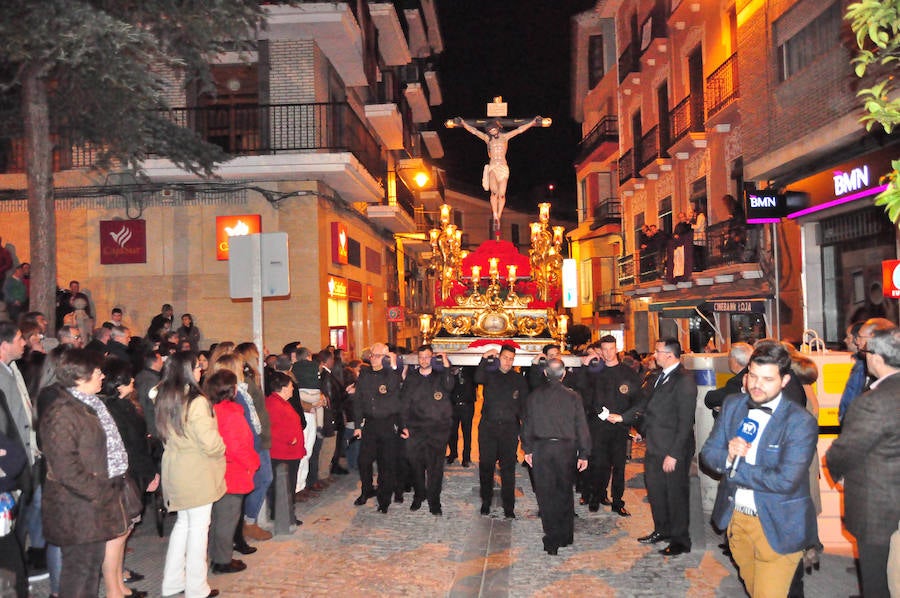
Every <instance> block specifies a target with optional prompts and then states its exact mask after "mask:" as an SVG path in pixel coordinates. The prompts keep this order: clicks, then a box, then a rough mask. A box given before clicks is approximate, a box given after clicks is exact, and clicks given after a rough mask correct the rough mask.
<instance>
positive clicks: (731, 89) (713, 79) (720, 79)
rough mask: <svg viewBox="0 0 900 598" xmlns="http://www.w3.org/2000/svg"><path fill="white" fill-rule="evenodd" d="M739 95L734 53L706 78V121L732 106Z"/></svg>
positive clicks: (736, 64)
mask: <svg viewBox="0 0 900 598" xmlns="http://www.w3.org/2000/svg"><path fill="white" fill-rule="evenodd" d="M739 97H740V88H739V86H738V61H737V53H734V54H732V55H731V56H729V57H728V58H727V59H726V60H725V62H723V63H722V64H721V65H719V67H718V68H717V69H716V70H714V71H713V72H712V73H711V74H710V75H709V77H707V78H706V97H705V99H706V118H707V121H711V120H714V119H715V117H716V115H718V114H719V113H720V112H722V111H724V109H725V108H728V107H730V106H732V105H733V104H734V103H735V100H737V99H738V98H739ZM708 124H709V123H708ZM712 124H717V123H712Z"/></svg>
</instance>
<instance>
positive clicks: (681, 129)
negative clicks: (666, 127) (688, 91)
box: [669, 96, 691, 144]
mask: <svg viewBox="0 0 900 598" xmlns="http://www.w3.org/2000/svg"><path fill="white" fill-rule="evenodd" d="M669 122H670V123H671V127H672V134H671V135H670V137H671V139H672V143H673V144H674V143H675V142H677V141H679V140H681V138H682V137H684V136H685V135H687V134H688V131H690V130H691V96H687V97H686V98H684V99H683V100H681V101H680V102H678V104H677V105H676V106H675V107H674V108H672V112H671V113H670V114H669Z"/></svg>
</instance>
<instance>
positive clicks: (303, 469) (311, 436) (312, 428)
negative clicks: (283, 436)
mask: <svg viewBox="0 0 900 598" xmlns="http://www.w3.org/2000/svg"><path fill="white" fill-rule="evenodd" d="M315 445H316V414H315V413H309V412H307V413H306V429H305V430H303V446H304V447H305V448H306V456H305V457H303V458H302V459H300V467H299V469H298V470H297V488H296V489H295V492H300V491H301V490H303V489H304V488H306V477H307V476H308V475H309V458H310V457H312V452H313V447H314V446H315ZM313 481H315V480H313Z"/></svg>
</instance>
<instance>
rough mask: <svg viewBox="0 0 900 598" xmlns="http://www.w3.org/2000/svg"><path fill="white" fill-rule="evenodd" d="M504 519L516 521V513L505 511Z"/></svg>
mask: <svg viewBox="0 0 900 598" xmlns="http://www.w3.org/2000/svg"><path fill="white" fill-rule="evenodd" d="M503 517H504V518H506V519H515V518H516V512H515V511H513V510H512V509H503Z"/></svg>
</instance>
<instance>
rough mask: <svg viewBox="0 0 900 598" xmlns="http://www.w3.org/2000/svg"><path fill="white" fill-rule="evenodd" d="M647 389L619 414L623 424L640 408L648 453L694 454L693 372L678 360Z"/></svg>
mask: <svg viewBox="0 0 900 598" xmlns="http://www.w3.org/2000/svg"><path fill="white" fill-rule="evenodd" d="M660 375H661V374H660ZM654 384H655V380H654V382H653V383H651V384H650V385H649V386H648V388H647V391H648V393H649V396H648V397H647V398H645V399H644V400H643V401H641V402H640V403H639V404H637V405H635V406H634V407H632V408H631V409H629V410H628V411H626V412H625V413H623V414H622V419H623V422H624V423H625V424H629V423H631V422H632V421H633V418H634V416H635V415H636V414H637V413H639V412H641V411H643V414H644V426H643V434H644V435H645V436H646V437H647V438H646V440H647V455H648V456H656V457H665V456H667V455H668V456H670V457H674V458H675V459H678V460H682V459H684V460H687V459H690V458H691V457H692V456H693V455H694V449H695V448H696V447H695V443H694V409H695V406H696V404H697V383H696V382H694V375H693V373H691V372H689V371H687V370H685V369H684V366H683V365H681V364H680V363H679V364H678V366H677V367H676V368H675V369H674V370H672V371H671V372H670V373H669V376H668V378H667V379H666V380H665V382H662V383H661V384H660V385H659V386H656V387H654Z"/></svg>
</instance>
